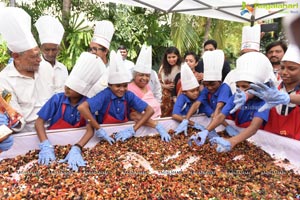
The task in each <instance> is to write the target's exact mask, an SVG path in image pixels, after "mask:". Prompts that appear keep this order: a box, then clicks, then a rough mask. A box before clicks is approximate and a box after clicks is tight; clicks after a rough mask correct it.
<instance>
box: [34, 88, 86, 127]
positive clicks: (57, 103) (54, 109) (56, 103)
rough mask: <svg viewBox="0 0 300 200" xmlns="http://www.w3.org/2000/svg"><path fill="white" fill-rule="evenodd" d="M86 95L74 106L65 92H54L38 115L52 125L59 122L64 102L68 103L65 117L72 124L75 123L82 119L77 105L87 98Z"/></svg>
mask: <svg viewBox="0 0 300 200" xmlns="http://www.w3.org/2000/svg"><path fill="white" fill-rule="evenodd" d="M85 99H86V98H85V97H82V98H81V100H80V101H79V102H78V103H77V104H76V105H75V106H72V105H71V103H70V100H69V98H67V97H66V96H65V94H64V93H63V92H62V93H57V94H54V95H53V96H52V97H51V98H50V99H49V100H48V101H47V102H46V103H45V104H44V106H43V107H42V108H41V109H40V111H39V112H38V113H37V115H38V116H39V117H40V118H42V119H43V120H44V121H47V122H49V123H50V126H52V125H53V124H54V123H55V122H57V121H58V120H59V119H60V118H61V116H62V104H66V109H65V114H64V116H63V119H64V120H65V121H66V122H68V123H69V124H71V125H75V124H76V123H77V122H79V121H80V113H79V111H78V110H77V107H78V106H79V105H80V104H81V103H82V102H83V101H84V100H85Z"/></svg>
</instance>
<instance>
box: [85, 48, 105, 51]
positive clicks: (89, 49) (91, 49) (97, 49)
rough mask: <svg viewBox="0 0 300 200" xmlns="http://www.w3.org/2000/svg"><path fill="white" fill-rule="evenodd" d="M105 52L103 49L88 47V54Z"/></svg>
mask: <svg viewBox="0 0 300 200" xmlns="http://www.w3.org/2000/svg"><path fill="white" fill-rule="evenodd" d="M97 51H103V52H105V51H106V48H105V47H89V48H88V52H97Z"/></svg>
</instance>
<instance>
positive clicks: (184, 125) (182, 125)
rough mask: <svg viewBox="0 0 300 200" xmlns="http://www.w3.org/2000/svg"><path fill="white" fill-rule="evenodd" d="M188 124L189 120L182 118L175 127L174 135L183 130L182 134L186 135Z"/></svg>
mask: <svg viewBox="0 0 300 200" xmlns="http://www.w3.org/2000/svg"><path fill="white" fill-rule="evenodd" d="M188 124H189V120H187V119H184V120H182V122H181V123H180V124H179V125H178V126H177V128H176V129H175V135H178V134H179V133H181V132H184V135H185V136H187V129H188Z"/></svg>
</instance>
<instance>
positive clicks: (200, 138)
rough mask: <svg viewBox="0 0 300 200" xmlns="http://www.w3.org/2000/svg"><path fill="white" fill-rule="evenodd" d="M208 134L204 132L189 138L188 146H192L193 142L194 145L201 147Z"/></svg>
mask: <svg viewBox="0 0 300 200" xmlns="http://www.w3.org/2000/svg"><path fill="white" fill-rule="evenodd" d="M208 133H209V132H208V130H204V131H201V132H198V133H197V134H195V135H193V136H191V137H190V139H189V140H188V144H189V146H192V145H193V141H194V142H195V143H196V145H198V146H202V145H203V144H204V143H205V140H206V137H207V135H208Z"/></svg>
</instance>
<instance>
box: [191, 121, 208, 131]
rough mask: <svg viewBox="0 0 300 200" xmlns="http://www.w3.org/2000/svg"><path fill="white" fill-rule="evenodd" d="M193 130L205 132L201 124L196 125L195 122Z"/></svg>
mask: <svg viewBox="0 0 300 200" xmlns="http://www.w3.org/2000/svg"><path fill="white" fill-rule="evenodd" d="M193 128H195V129H198V130H199V131H204V130H205V127H204V126H202V125H201V124H198V123H196V122H195V124H194V126H193Z"/></svg>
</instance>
